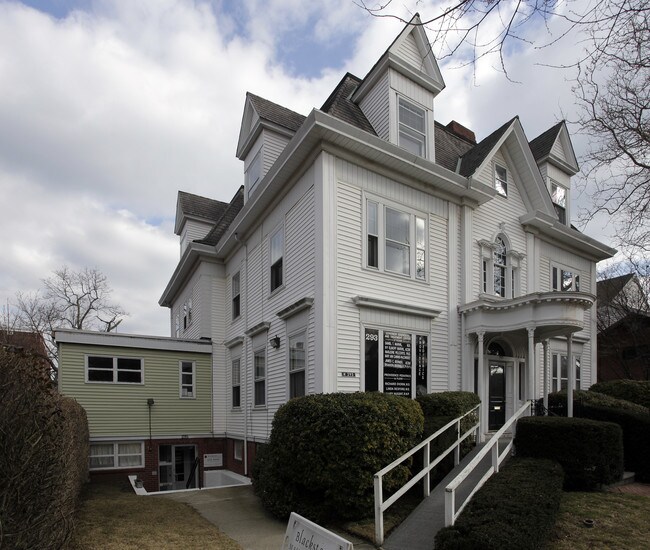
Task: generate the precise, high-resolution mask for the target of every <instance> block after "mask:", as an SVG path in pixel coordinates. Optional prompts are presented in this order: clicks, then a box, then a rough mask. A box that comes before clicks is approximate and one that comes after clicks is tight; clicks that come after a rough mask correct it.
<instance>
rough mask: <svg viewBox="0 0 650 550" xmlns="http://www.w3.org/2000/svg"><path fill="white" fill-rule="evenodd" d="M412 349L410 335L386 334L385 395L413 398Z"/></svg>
mask: <svg viewBox="0 0 650 550" xmlns="http://www.w3.org/2000/svg"><path fill="white" fill-rule="evenodd" d="M412 347H413V343H412V338H411V335H410V334H404V333H400V332H388V331H386V332H384V393H388V394H391V395H403V396H405V397H411V379H412V376H413V374H412V363H413V354H412V349H411V348H412Z"/></svg>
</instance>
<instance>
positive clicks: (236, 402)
mask: <svg viewBox="0 0 650 550" xmlns="http://www.w3.org/2000/svg"><path fill="white" fill-rule="evenodd" d="M231 368H232V406H233V407H241V362H240V359H233V361H232V364H231Z"/></svg>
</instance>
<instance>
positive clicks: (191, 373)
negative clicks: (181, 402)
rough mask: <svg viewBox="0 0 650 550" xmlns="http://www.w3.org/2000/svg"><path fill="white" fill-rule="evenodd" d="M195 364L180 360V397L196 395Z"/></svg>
mask: <svg viewBox="0 0 650 550" xmlns="http://www.w3.org/2000/svg"><path fill="white" fill-rule="evenodd" d="M195 366H196V365H195V363H194V362H193V361H181V362H180V386H181V397H186V398H193V397H196V388H195V383H196V381H195Z"/></svg>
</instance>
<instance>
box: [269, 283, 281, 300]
mask: <svg viewBox="0 0 650 550" xmlns="http://www.w3.org/2000/svg"><path fill="white" fill-rule="evenodd" d="M283 290H284V284H281V285H280V286H279V287H277V288H274V289H273V290H271V291H270V292H269V300H270V299H271V298H274V297H275V296H276V294H279V293H280V292H282V291H283Z"/></svg>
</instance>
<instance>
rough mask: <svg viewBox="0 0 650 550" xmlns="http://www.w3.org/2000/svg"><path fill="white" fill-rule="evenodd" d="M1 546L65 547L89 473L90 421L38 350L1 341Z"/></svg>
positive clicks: (18, 547)
mask: <svg viewBox="0 0 650 550" xmlns="http://www.w3.org/2000/svg"><path fill="white" fill-rule="evenodd" d="M0 395H2V396H3V397H2V406H1V407H0V471H1V472H2V475H0V495H1V497H0V548H17V549H23V548H24V549H27V548H63V547H66V545H67V544H68V542H69V540H70V537H71V536H72V533H73V529H74V516H75V512H76V509H77V505H78V502H79V495H80V493H81V488H82V486H83V484H84V483H85V482H86V481H87V477H88V422H87V419H86V413H85V411H84V410H83V408H82V407H81V406H80V405H79V404H78V403H77V402H76V401H74V400H73V399H70V398H67V397H63V396H61V395H59V394H58V393H57V392H56V390H55V389H54V386H53V384H52V381H51V380H50V379H49V376H48V374H47V368H46V367H45V366H44V365H43V364H42V362H41V360H40V359H39V358H37V357H35V356H30V355H29V354H26V353H23V352H16V351H10V350H7V349H4V348H2V347H0Z"/></svg>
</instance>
